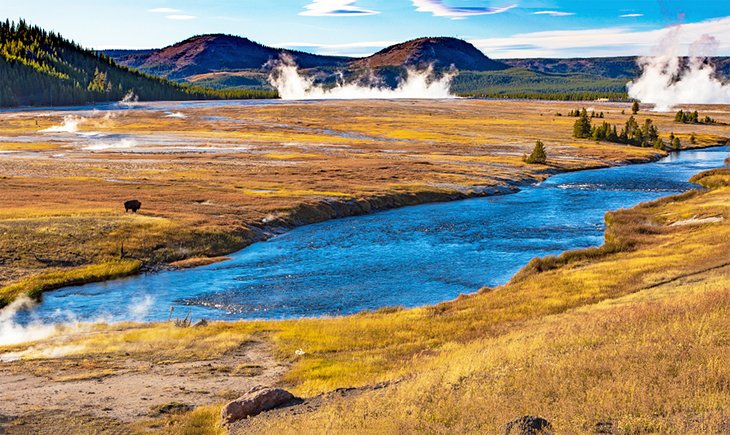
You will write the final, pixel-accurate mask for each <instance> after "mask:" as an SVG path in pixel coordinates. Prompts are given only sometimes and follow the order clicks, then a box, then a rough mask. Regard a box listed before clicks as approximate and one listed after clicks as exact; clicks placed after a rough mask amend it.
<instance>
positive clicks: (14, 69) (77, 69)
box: [0, 20, 277, 107]
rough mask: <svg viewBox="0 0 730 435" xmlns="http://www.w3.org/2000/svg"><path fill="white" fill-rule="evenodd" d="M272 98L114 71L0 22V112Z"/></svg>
mask: <svg viewBox="0 0 730 435" xmlns="http://www.w3.org/2000/svg"><path fill="white" fill-rule="evenodd" d="M130 93H132V94H134V95H136V96H137V98H138V99H139V100H141V101H154V100H193V99H237V98H241V99H249V98H276V96H277V95H276V92H275V91H265V90H212V89H206V88H200V87H195V86H189V85H183V84H179V83H175V82H172V81H170V80H167V79H164V78H161V77H155V76H151V75H147V74H143V73H140V72H138V71H136V70H133V69H130V68H127V67H123V66H119V65H117V64H116V63H115V62H114V61H113V60H112V59H111V58H109V57H107V56H105V55H104V54H102V53H98V52H95V51H93V50H89V49H85V48H83V47H81V46H80V45H78V44H77V43H75V42H73V41H69V40H67V39H65V38H63V37H62V36H60V35H59V34H57V33H55V32H48V31H46V30H44V29H42V28H40V27H38V26H31V25H29V24H28V23H26V22H25V21H24V20H20V21H19V22H18V23H15V22H12V21H10V20H6V21H4V22H2V21H0V107H13V106H37V105H48V106H53V105H76V104H87V103H96V102H109V101H119V100H121V99H123V98H124V97H125V96H126V95H129V94H130Z"/></svg>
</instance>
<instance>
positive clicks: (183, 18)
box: [165, 15, 198, 21]
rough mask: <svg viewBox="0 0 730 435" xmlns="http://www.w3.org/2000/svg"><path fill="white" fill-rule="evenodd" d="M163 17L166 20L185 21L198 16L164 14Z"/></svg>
mask: <svg viewBox="0 0 730 435" xmlns="http://www.w3.org/2000/svg"><path fill="white" fill-rule="evenodd" d="M165 18H167V19H168V20H177V21H187V20H194V19H196V18H198V17H196V16H195V15H165Z"/></svg>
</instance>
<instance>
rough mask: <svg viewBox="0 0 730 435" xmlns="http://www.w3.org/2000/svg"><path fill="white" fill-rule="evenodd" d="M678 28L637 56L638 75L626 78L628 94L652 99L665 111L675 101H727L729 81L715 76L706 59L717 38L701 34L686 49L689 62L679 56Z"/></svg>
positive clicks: (642, 99) (672, 105)
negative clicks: (653, 51) (655, 51)
mask: <svg viewBox="0 0 730 435" xmlns="http://www.w3.org/2000/svg"><path fill="white" fill-rule="evenodd" d="M677 32H679V28H677V29H676V30H674V31H673V32H672V33H670V34H669V36H668V37H667V38H666V39H665V40H664V41H663V42H662V44H661V46H660V48H659V50H658V51H659V52H660V53H661V54H659V55H657V56H652V57H642V58H640V59H639V60H638V63H639V66H640V67H641V70H642V74H641V77H640V78H638V79H637V80H635V81H631V82H629V83H628V84H627V85H626V86H627V88H628V92H629V96H630V97H631V98H635V99H637V100H640V101H641V102H643V103H652V104H654V105H655V107H654V110H656V111H659V112H666V111H669V110H672V107H674V106H675V105H678V104H730V83H723V82H722V81H720V79H719V78H718V77H717V74H716V71H715V68H714V67H713V66H712V65H709V64H707V63H706V62H705V59H706V57H707V56H711V55H712V54H713V53H714V52H715V51H716V49H717V47H718V46H719V43H718V41H717V39H715V38H714V37H713V36H710V35H702V37H701V38H700V39H698V40H697V41H695V42H694V43H693V44H692V45H691V46H690V50H689V56H690V57H689V63H688V64H686V65H685V63H684V61H683V59H682V58H681V57H680V56H679V53H678V51H679V42H678V41H679V39H678V37H677Z"/></svg>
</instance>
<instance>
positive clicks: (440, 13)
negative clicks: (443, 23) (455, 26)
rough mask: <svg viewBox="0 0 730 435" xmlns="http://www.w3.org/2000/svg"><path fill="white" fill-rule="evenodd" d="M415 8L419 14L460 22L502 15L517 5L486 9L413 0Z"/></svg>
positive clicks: (428, 0)
mask: <svg viewBox="0 0 730 435" xmlns="http://www.w3.org/2000/svg"><path fill="white" fill-rule="evenodd" d="M412 1H413V6H415V7H416V10H417V11H418V12H430V13H432V14H433V15H434V16H436V17H449V18H451V19H452V20H460V19H464V18H466V17H471V16H475V15H492V14H501V13H502V12H506V11H508V10H510V9H512V8H514V7H517V5H516V4H512V5H506V6H499V7H493V8H486V7H462V6H447V5H446V4H444V2H443V1H442V0H412Z"/></svg>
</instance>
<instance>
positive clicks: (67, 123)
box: [40, 115, 83, 133]
mask: <svg viewBox="0 0 730 435" xmlns="http://www.w3.org/2000/svg"><path fill="white" fill-rule="evenodd" d="M82 120H83V118H79V117H77V116H73V115H66V116H64V117H63V122H62V123H61V124H60V125H54V126H53V127H48V128H46V129H44V130H41V131H40V132H41V133H76V132H77V131H78V130H79V124H80V123H81V121H82Z"/></svg>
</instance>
